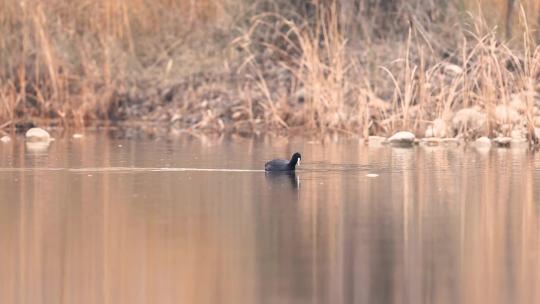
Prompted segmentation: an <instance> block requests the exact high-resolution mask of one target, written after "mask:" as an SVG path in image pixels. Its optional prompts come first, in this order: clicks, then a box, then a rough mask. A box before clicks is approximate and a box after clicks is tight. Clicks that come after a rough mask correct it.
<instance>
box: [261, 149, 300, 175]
mask: <svg viewBox="0 0 540 304" xmlns="http://www.w3.org/2000/svg"><path fill="white" fill-rule="evenodd" d="M301 158H302V156H301V155H300V153H298V152H297V153H294V154H293V155H292V157H291V160H290V161H289V160H285V159H274V160H271V161H269V162H267V163H266V164H264V170H265V171H269V172H277V171H294V169H296V164H298V162H299V161H300V159H301Z"/></svg>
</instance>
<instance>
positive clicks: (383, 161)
mask: <svg viewBox="0 0 540 304" xmlns="http://www.w3.org/2000/svg"><path fill="white" fill-rule="evenodd" d="M295 151H300V152H302V156H303V158H302V166H301V167H300V169H299V171H298V172H297V173H296V174H295V175H294V176H290V175H266V174H265V173H264V172H262V171H260V169H261V168H263V166H264V162H265V160H268V159H271V158H274V157H275V156H284V157H285V156H287V157H288V156H289V155H290V154H291V153H292V152H295ZM539 168H540V154H539V153H534V152H531V151H529V150H527V149H496V148H494V149H491V150H490V151H477V150H475V149H474V148H465V147H444V148H443V147H416V148H413V149H403V148H390V147H385V146H382V147H367V146H365V145H364V144H363V143H359V142H358V141H354V140H338V141H326V142H313V141H308V140H301V139H297V140H290V141H289V140H285V139H279V138H276V139H265V140H262V139H261V140H259V139H236V140H232V139H228V140H225V139H222V140H218V139H212V140H209V139H205V138H196V137H189V136H177V137H173V136H171V137H170V138H160V139H144V138H142V139H141V138H140V139H111V138H110V137H109V136H107V135H105V134H87V135H86V136H85V137H84V138H83V139H71V138H65V139H62V138H59V139H57V140H56V141H55V142H53V143H52V144H51V145H50V146H49V147H48V148H46V150H43V149H41V150H40V149H39V148H37V149H36V148H35V147H32V146H25V144H24V142H23V141H21V140H18V141H15V142H12V143H10V144H1V145H0V194H1V200H0V248H1V249H0V269H1V271H0V303H32V304H40V303H55V304H56V303H114V304H118V303H129V304H134V303H235V304H236V303H240V304H241V303H540V260H539V259H540V238H539V232H540V231H539V230H540V171H539ZM200 169H208V170H200ZM215 169H219V170H215ZM226 169H229V170H226ZM367 174H377V175H378V176H376V177H368V176H366V175H367Z"/></svg>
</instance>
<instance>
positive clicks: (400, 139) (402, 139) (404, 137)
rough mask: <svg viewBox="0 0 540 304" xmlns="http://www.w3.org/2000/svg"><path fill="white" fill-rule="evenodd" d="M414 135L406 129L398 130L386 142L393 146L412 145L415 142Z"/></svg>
mask: <svg viewBox="0 0 540 304" xmlns="http://www.w3.org/2000/svg"><path fill="white" fill-rule="evenodd" d="M415 139H416V137H415V136H414V134H412V133H411V132H408V131H400V132H397V133H396V134H394V135H392V136H391V137H390V138H389V139H388V142H389V143H390V144H392V145H395V146H402V147H403V146H412V145H414V143H415Z"/></svg>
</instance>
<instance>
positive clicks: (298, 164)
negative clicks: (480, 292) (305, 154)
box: [298, 158, 302, 166]
mask: <svg viewBox="0 0 540 304" xmlns="http://www.w3.org/2000/svg"><path fill="white" fill-rule="evenodd" d="M301 160H302V159H301V158H299V159H298V165H299V166H300V161H301Z"/></svg>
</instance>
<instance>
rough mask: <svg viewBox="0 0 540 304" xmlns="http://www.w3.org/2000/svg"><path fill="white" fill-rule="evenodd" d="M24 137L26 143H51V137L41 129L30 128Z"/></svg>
mask: <svg viewBox="0 0 540 304" xmlns="http://www.w3.org/2000/svg"><path fill="white" fill-rule="evenodd" d="M25 137H26V140H27V141H31V142H37V141H45V142H48V141H51V136H50V135H49V132H47V131H45V130H43V129H42V128H32V129H30V130H28V131H26V134H25Z"/></svg>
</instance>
